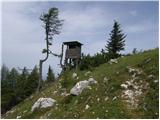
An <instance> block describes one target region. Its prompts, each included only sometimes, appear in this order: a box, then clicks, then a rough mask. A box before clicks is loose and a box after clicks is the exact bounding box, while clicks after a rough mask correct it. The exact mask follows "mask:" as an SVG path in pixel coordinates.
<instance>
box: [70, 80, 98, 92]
mask: <svg viewBox="0 0 160 120" xmlns="http://www.w3.org/2000/svg"><path fill="white" fill-rule="evenodd" d="M95 83H97V81H96V80H94V79H93V78H89V80H83V81H80V82H78V83H76V85H75V86H74V87H73V88H72V89H71V90H70V94H72V95H79V94H81V92H82V91H83V89H85V88H88V86H89V85H91V84H95Z"/></svg>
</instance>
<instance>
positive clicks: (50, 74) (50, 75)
mask: <svg viewBox="0 0 160 120" xmlns="http://www.w3.org/2000/svg"><path fill="white" fill-rule="evenodd" d="M54 81H55V75H54V73H53V70H52V68H51V66H49V68H48V73H47V82H54Z"/></svg>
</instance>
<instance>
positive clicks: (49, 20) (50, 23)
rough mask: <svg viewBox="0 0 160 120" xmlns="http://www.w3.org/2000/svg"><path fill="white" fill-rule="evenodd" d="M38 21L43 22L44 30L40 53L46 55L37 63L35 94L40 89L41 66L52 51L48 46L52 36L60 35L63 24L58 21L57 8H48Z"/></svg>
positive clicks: (50, 43)
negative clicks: (44, 43)
mask: <svg viewBox="0 0 160 120" xmlns="http://www.w3.org/2000/svg"><path fill="white" fill-rule="evenodd" d="M40 20H41V21H42V22H43V27H44V29H45V41H46V48H45V49H43V51H42V53H44V54H46V57H45V58H44V59H41V60H40V61H39V82H38V87H37V92H39V90H40V88H41V82H42V65H43V63H44V62H45V61H46V60H47V59H48V57H49V54H52V51H51V50H50V49H49V46H51V45H52V40H53V36H55V35H58V34H60V29H61V27H62V22H63V20H60V19H59V10H58V8H50V9H49V10H48V13H43V14H42V15H41V16H40Z"/></svg>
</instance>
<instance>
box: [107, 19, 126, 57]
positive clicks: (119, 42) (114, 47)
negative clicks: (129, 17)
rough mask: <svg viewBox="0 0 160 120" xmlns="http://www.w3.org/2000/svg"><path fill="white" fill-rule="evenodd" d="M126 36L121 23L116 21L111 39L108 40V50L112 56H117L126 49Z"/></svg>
mask: <svg viewBox="0 0 160 120" xmlns="http://www.w3.org/2000/svg"><path fill="white" fill-rule="evenodd" d="M125 37H126V35H124V34H123V33H122V30H121V28H120V24H119V23H118V22H117V21H114V25H113V30H112V31H111V33H110V38H109V41H108V42H107V45H106V46H105V47H106V51H107V52H108V54H109V57H110V58H117V57H119V56H120V54H119V52H120V51H121V50H124V46H125V40H124V39H125Z"/></svg>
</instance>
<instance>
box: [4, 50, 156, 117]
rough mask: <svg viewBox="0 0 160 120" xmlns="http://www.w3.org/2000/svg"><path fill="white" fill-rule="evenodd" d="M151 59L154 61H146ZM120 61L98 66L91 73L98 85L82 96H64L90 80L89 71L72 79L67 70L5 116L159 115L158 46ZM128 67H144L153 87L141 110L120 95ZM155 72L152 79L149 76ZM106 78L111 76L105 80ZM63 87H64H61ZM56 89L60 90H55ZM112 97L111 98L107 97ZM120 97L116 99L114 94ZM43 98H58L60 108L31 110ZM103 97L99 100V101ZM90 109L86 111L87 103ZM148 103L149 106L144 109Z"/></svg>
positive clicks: (150, 85)
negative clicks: (64, 93) (76, 78)
mask: <svg viewBox="0 0 160 120" xmlns="http://www.w3.org/2000/svg"><path fill="white" fill-rule="evenodd" d="M148 58H151V61H149V62H148V63H145V61H146V60H147V59H148ZM118 61H119V62H118V64H112V65H109V64H108V63H106V64H103V65H101V66H99V67H97V68H94V69H93V71H92V73H91V75H92V76H93V78H95V79H96V80H97V81H98V84H95V85H91V87H92V89H86V90H84V91H83V92H82V94H81V95H79V96H67V97H64V96H61V93H62V92H63V90H64V88H66V90H67V91H68V92H69V91H70V89H71V88H72V87H73V86H74V85H75V84H76V82H77V81H80V80H85V79H88V78H89V77H88V76H85V75H84V74H85V73H86V72H87V71H78V72H77V73H78V76H79V80H73V79H72V77H71V76H72V73H73V72H72V71H68V72H66V73H65V74H64V75H63V76H62V77H61V78H60V80H59V81H57V82H55V83H52V84H50V85H48V86H46V88H45V89H44V90H42V92H41V93H40V94H33V95H32V96H31V97H30V98H28V99H26V100H25V101H23V102H22V103H20V104H18V105H17V106H16V107H14V108H13V109H12V110H10V111H9V112H8V113H7V114H5V115H4V116H3V118H16V117H17V116H21V117H22V118H37V119H38V118H158V113H159V112H158V106H159V104H158V103H159V102H158V101H159V100H158V97H159V96H158V90H159V86H158V84H157V83H154V82H153V80H158V79H159V75H158V74H159V67H158V49H155V50H150V51H147V52H144V53H139V54H136V55H132V56H128V57H123V58H119V59H118ZM126 66H131V67H133V68H138V69H141V70H143V73H142V75H141V76H140V79H141V80H143V81H144V82H148V83H149V88H148V90H147V91H144V92H145V93H146V94H145V96H142V98H141V102H140V103H139V107H138V108H137V109H131V108H129V107H128V106H127V105H126V103H125V102H124V101H123V100H122V98H121V97H120V95H121V93H122V88H121V87H120V85H121V84H122V83H124V82H125V81H126V80H128V79H130V76H129V74H128V72H127V70H126ZM150 74H152V75H154V78H152V79H149V78H148V75H150ZM104 77H107V78H109V81H108V82H107V83H104ZM61 86H62V88H61ZM54 91H57V93H55V92H54ZM106 96H108V98H109V99H108V100H107V101H105V100H104V99H105V98H106ZM115 96H116V97H117V99H115V100H112V99H113V98H114V97H115ZM39 97H51V98H53V99H55V100H57V103H58V104H57V105H56V107H55V106H54V107H52V108H47V109H42V110H39V111H35V112H33V113H32V112H31V107H32V105H33V104H34V103H35V101H36V100H37V99H38V98H39ZM98 98H99V101H98V100H97V99H98ZM87 104H88V105H89V106H90V108H89V109H87V110H85V106H86V105H87ZM144 104H146V109H147V110H145V109H144ZM107 111H108V112H107Z"/></svg>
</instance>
